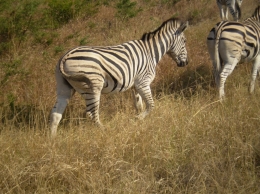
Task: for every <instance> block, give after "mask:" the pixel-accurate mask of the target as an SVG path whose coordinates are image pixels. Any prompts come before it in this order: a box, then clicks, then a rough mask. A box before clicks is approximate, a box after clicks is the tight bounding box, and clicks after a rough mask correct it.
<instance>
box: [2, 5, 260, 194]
mask: <svg viewBox="0 0 260 194" xmlns="http://www.w3.org/2000/svg"><path fill="white" fill-rule="evenodd" d="M248 1H249V0H248ZM156 2H157V1H146V3H147V4H149V5H150V7H144V6H143V7H144V8H143V10H142V11H141V12H139V13H138V16H136V17H134V18H130V19H129V20H128V21H127V23H124V22H122V21H120V20H118V19H117V18H116V17H113V16H114V15H113V14H115V13H116V10H115V8H112V7H109V6H103V5H102V6H100V7H99V9H100V12H98V13H97V14H96V15H95V18H91V17H90V18H89V19H86V18H85V17H84V18H80V17H79V18H77V20H72V21H70V22H69V23H67V24H66V25H63V26H62V27H60V28H58V29H56V30H54V31H51V32H50V33H53V34H56V36H51V38H52V40H51V44H45V43H44V44H42V42H41V41H40V42H38V43H37V44H35V43H33V44H32V42H33V41H31V39H30V38H28V40H27V41H24V42H22V43H21V44H22V47H19V48H18V47H17V50H16V55H15V56H12V57H15V58H16V62H17V64H18V66H15V65H14V63H13V62H12V60H10V59H11V58H12V57H11V56H10V55H4V56H3V55H2V56H1V58H2V61H3V62H4V64H5V66H4V67H3V66H1V70H3V71H4V72H3V71H2V72H0V75H1V76H3V77H1V80H4V81H3V84H2V85H1V86H0V92H1V96H0V100H1V101H0V103H1V106H0V118H1V120H0V133H1V135H0V148H1V149H0V158H1V159H0V193H259V192H260V187H259V185H260V144H259V140H260V136H259V132H258V131H259V130H258V129H259V122H260V117H259V107H260V103H259V100H258V99H259V95H260V93H259V87H257V88H256V92H255V94H253V95H249V94H248V92H247V87H248V82H249V78H250V71H251V64H244V65H239V66H238V67H237V68H236V69H235V70H234V72H233V74H232V75H231V76H229V77H228V79H227V82H226V95H227V99H226V100H225V101H224V102H222V103H220V102H219V101H218V98H217V91H216V89H215V85H214V82H213V76H212V72H211V71H212V67H211V62H210V60H209V55H208V53H207V48H206V37H207V34H208V32H209V30H210V29H211V28H212V27H213V26H214V24H215V23H216V22H217V21H219V13H218V9H217V6H216V5H215V2H213V1H212V2H211V1H206V0H201V1H185V0H182V1H175V2H176V4H174V5H172V4H171V5H170V4H169V3H168V1H167V4H163V3H161V2H160V3H158V5H156ZM165 2H166V1H165ZM250 2H251V3H250ZM142 3H143V1H140V2H138V6H142V5H143V4H142ZM254 3H255V1H253V0H251V1H249V2H248V4H246V3H245V4H243V6H244V9H243V10H244V12H243V14H244V15H246V16H249V15H251V13H252V12H253V10H254V8H255V7H254ZM171 6H172V7H171ZM203 6H206V8H207V9H205V7H204V8H203ZM242 8H243V7H242ZM200 9H203V10H204V12H199V13H200V14H195V13H197V12H196V10H200ZM206 10H209V11H208V12H207V11H206ZM181 13H182V14H181ZM191 13H193V14H191ZM172 15H175V16H176V15H179V16H180V17H182V18H184V19H187V18H189V19H190V20H191V21H192V22H191V26H190V28H189V29H188V30H187V31H186V32H185V34H186V38H187V47H188V54H189V61H190V63H189V65H188V66H187V67H185V68H177V66H176V65H175V63H174V62H172V61H171V60H170V58H169V57H167V56H166V57H164V58H163V59H162V61H161V62H160V63H159V65H158V67H157V76H156V79H155V80H154V82H153V84H152V91H153V96H154V99H155V106H156V107H155V110H154V111H153V112H152V113H151V115H149V116H148V117H147V118H145V119H144V120H142V121H140V120H138V119H136V118H135V114H136V113H135V110H134V108H133V102H132V96H131V91H127V92H125V93H122V94H116V95H104V96H102V98H101V108H100V114H101V121H102V122H103V124H104V125H105V127H106V129H105V130H104V131H101V130H100V129H99V128H97V127H96V126H94V125H93V124H92V123H91V122H90V121H89V120H88V119H87V118H85V115H84V111H85V105H84V101H83V100H82V99H81V97H80V95H78V94H76V95H75V96H74V97H73V99H72V101H71V102H70V104H69V106H68V107H67V109H66V111H65V114H64V117H63V120H62V122H61V124H60V126H59V129H58V135H57V138H56V139H55V140H51V139H50V137H49V134H50V133H49V128H48V122H49V121H48V120H49V112H50V110H51V108H52V106H53V104H54V102H55V97H56V95H55V80H54V67H55V64H56V62H57V60H58V58H59V55H62V52H57V49H55V48H58V47H60V48H63V49H64V50H66V49H69V48H72V47H74V46H76V45H79V44H81V42H82V40H83V39H84V38H86V39H84V40H87V42H88V43H89V44H90V45H112V44H119V43H122V42H124V41H127V40H130V39H135V38H139V37H141V35H142V33H143V32H145V31H148V30H152V29H153V28H156V27H158V25H160V23H161V22H162V21H164V20H166V19H168V18H169V17H170V16H172ZM205 18H207V19H205ZM95 24H98V25H95ZM44 33H47V34H48V33H49V32H48V31H47V32H44ZM44 41H47V39H46V40H43V42H44ZM14 44H15V42H14ZM10 67H11V69H10ZM8 68H9V69H8ZM7 70H12V71H11V74H6V73H5V72H6V71H7ZM21 70H22V71H21ZM12 73H13V74H12ZM4 76H6V77H4Z"/></svg>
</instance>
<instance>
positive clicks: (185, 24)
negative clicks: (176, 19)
mask: <svg viewBox="0 0 260 194" xmlns="http://www.w3.org/2000/svg"><path fill="white" fill-rule="evenodd" d="M188 26H189V22H188V21H186V22H184V23H183V24H181V26H180V27H179V28H178V30H177V31H176V33H177V34H181V33H182V32H184V30H186V28H187V27H188Z"/></svg>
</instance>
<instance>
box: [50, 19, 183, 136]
mask: <svg viewBox="0 0 260 194" xmlns="http://www.w3.org/2000/svg"><path fill="white" fill-rule="evenodd" d="M187 25H188V23H187V22H186V23H181V22H180V21H179V20H178V19H174V18H172V19H169V20H167V21H165V22H164V23H163V24H162V25H161V26H160V27H159V28H158V29H156V30H155V31H153V32H150V33H145V34H144V35H143V37H142V38H141V39H140V40H133V41H130V42H126V43H123V44H121V45H117V46H104V47H97V46H94V47H91V46H81V47H77V48H74V49H72V50H70V51H68V52H67V53H66V54H65V55H64V56H63V57H62V58H61V59H60V60H59V62H58V65H57V67H56V80H57V102H56V105H55V106H54V108H53V109H52V113H51V131H52V135H55V134H56V130H57V126H58V123H59V122H60V119H61V117H62V113H63V112H64V109H65V108H66V106H67V103H68V101H69V99H70V98H71V97H72V96H73V94H74V92H75V91H77V92H79V93H80V94H81V95H82V96H83V98H84V99H85V100H86V106H87V113H88V115H89V116H90V117H91V118H92V119H93V120H94V121H95V123H97V124H98V125H101V123H100V121H99V113H98V111H99V103H100V95H101V93H115V92H123V91H126V90H128V89H129V88H131V87H132V86H134V88H135V91H136V94H135V99H136V100H137V99H139V101H138V102H137V101H136V107H137V108H138V109H139V110H140V109H142V104H141V101H142V98H143V99H144V101H145V103H146V111H144V112H142V113H141V114H140V115H139V118H141V119H142V118H144V117H145V116H146V115H147V114H148V113H149V112H150V111H151V110H152V109H153V107H154V102H153V98H152V94H151V89H150V84H151V82H152V81H153V79H154V77H155V67H156V64H157V63H158V61H159V60H160V59H161V58H162V56H163V55H164V54H166V53H168V54H169V55H170V56H171V57H172V58H173V59H174V60H175V61H176V63H177V65H178V66H185V65H187V63H188V58H187V51H186V47H185V42H186V39H185V36H184V34H183V31H184V30H185V29H186V27H187Z"/></svg>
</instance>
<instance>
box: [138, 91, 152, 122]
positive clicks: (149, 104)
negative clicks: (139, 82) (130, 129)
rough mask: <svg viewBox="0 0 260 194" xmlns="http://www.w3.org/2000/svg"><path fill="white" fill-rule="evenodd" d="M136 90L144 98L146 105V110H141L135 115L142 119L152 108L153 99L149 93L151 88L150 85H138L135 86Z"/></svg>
mask: <svg viewBox="0 0 260 194" xmlns="http://www.w3.org/2000/svg"><path fill="white" fill-rule="evenodd" d="M137 92H138V93H139V94H140V95H141V97H142V98H143V99H144V101H145V105H146V110H145V111H143V112H141V113H140V114H139V115H138V116H137V117H138V118H139V119H144V118H145V117H146V116H147V115H148V114H149V113H150V112H151V111H152V109H153V108H154V101H153V97H152V93H151V88H150V86H146V87H140V88H137Z"/></svg>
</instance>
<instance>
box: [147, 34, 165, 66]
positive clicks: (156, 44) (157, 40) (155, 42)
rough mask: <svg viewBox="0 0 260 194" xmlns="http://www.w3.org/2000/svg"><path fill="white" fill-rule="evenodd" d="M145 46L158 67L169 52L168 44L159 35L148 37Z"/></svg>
mask: <svg viewBox="0 0 260 194" xmlns="http://www.w3.org/2000/svg"><path fill="white" fill-rule="evenodd" d="M145 45H146V47H147V50H148V51H149V52H150V55H151V58H152V60H153V62H154V65H156V64H157V63H158V62H159V61H160V60H161V58H162V57H163V55H165V54H166V52H167V51H168V47H169V46H168V43H167V41H166V40H165V39H163V38H162V37H161V35H160V34H159V33H157V34H155V35H152V36H151V35H150V37H149V36H148V37H147V39H146V41H145Z"/></svg>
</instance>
